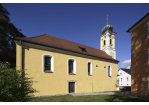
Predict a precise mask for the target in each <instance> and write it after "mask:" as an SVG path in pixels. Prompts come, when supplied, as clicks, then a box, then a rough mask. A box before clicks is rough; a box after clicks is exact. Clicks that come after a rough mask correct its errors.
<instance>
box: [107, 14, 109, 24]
mask: <svg viewBox="0 0 149 105" xmlns="http://www.w3.org/2000/svg"><path fill="white" fill-rule="evenodd" d="M108 16H109V15H107V19H106V21H107V25H108Z"/></svg>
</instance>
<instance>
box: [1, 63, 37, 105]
mask: <svg viewBox="0 0 149 105" xmlns="http://www.w3.org/2000/svg"><path fill="white" fill-rule="evenodd" d="M26 75H28V74H25V73H24V70H16V69H15V68H10V66H9V65H8V64H3V65H2V64H0V101H1V102H25V101H28V100H29V99H30V97H31V96H33V94H32V93H34V92H37V91H36V90H35V89H33V88H32V83H33V81H32V80H31V78H28V77H26Z"/></svg>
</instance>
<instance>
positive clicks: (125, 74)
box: [118, 69, 131, 86]
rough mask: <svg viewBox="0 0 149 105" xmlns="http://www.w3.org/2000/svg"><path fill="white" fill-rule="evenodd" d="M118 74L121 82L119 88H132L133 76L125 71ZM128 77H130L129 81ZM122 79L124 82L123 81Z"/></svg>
mask: <svg viewBox="0 0 149 105" xmlns="http://www.w3.org/2000/svg"><path fill="white" fill-rule="evenodd" d="M118 74H119V75H120V76H118V80H119V86H131V75H130V74H128V73H126V72H125V71H123V70H121V69H120V70H119V71H118ZM127 77H128V81H127ZM121 78H122V81H121Z"/></svg>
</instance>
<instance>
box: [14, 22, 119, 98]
mask: <svg viewBox="0 0 149 105" xmlns="http://www.w3.org/2000/svg"><path fill="white" fill-rule="evenodd" d="M115 34H116V33H115V32H113V26H111V25H106V26H105V27H104V28H103V30H102V35H101V36H100V38H101V50H99V49H95V48H92V47H89V46H85V45H82V44H79V43H75V42H72V41H68V40H64V39H60V38H57V37H54V36H51V35H47V34H44V35H39V36H35V37H29V38H27V37H13V40H14V41H15V43H16V67H17V68H18V69H25V73H27V74H29V77H33V81H38V82H37V83H34V84H33V88H34V89H36V90H37V91H39V92H37V93H34V95H35V96H42V95H55V94H68V93H84V92H98V91H113V90H117V86H116V82H117V74H118V62H119V61H118V60H116V51H115V39H114V38H115V37H114V36H115Z"/></svg>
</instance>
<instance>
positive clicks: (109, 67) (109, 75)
mask: <svg viewBox="0 0 149 105" xmlns="http://www.w3.org/2000/svg"><path fill="white" fill-rule="evenodd" d="M111 76H112V70H111V66H110V65H109V66H108V77H111Z"/></svg>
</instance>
